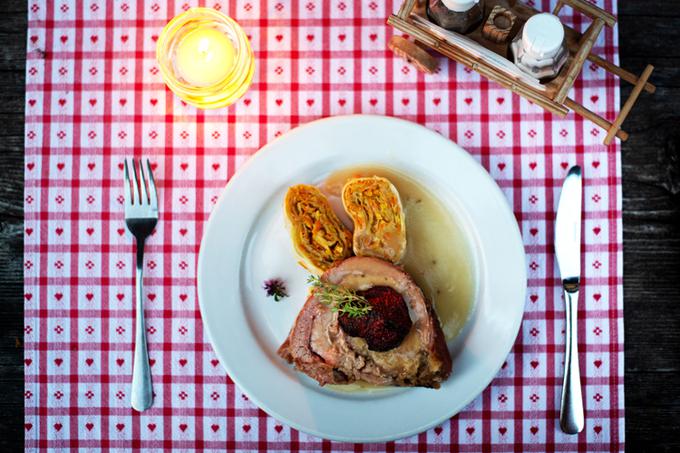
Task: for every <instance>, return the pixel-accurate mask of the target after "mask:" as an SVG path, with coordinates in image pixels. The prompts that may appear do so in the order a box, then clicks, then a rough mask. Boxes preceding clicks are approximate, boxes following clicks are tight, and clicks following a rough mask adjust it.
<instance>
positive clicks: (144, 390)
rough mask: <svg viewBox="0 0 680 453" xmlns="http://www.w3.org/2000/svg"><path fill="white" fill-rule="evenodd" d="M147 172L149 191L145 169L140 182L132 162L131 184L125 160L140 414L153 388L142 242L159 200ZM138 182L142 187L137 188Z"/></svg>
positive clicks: (135, 401)
mask: <svg viewBox="0 0 680 453" xmlns="http://www.w3.org/2000/svg"><path fill="white" fill-rule="evenodd" d="M146 167H147V170H148V172H149V179H148V189H147V179H146V177H145V175H144V166H143V165H142V161H141V159H140V160H139V178H137V165H136V163H135V160H134V159H132V176H133V178H134V181H133V183H132V185H131V184H130V174H129V171H128V163H127V159H125V187H124V192H125V224H126V225H127V228H128V230H129V231H130V233H132V235H133V236H134V237H135V239H136V241H137V275H136V296H137V297H136V302H135V307H136V311H137V317H136V318H137V319H136V320H135V358H134V363H133V368H132V392H131V404H132V408H133V409H135V410H137V411H139V412H142V411H145V410H147V409H148V408H150V407H151V405H152V404H153V387H152V385H151V366H150V365H149V352H148V351H147V349H146V323H145V322H144V306H143V303H142V302H143V299H142V289H143V282H142V268H143V267H144V242H145V241H146V238H147V237H148V236H149V235H150V234H151V232H152V231H153V229H154V227H155V226H156V223H157V222H158V197H157V196H156V184H155V183H154V180H153V173H152V172H151V164H150V163H149V160H148V159H147V161H146ZM140 181H141V184H140Z"/></svg>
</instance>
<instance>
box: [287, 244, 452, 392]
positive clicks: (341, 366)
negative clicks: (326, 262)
mask: <svg viewBox="0 0 680 453" xmlns="http://www.w3.org/2000/svg"><path fill="white" fill-rule="evenodd" d="M321 280H323V281H327V282H329V283H332V284H335V285H341V286H343V287H346V288H350V289H353V290H355V291H366V290H368V289H370V288H374V287H385V286H387V287H389V288H392V289H394V290H395V291H396V292H397V293H399V295H400V296H401V297H402V298H403V300H404V302H405V303H406V305H407V306H408V311H409V313H410V317H411V321H412V325H411V327H410V330H409V331H408V333H407V334H406V336H405V337H404V339H403V340H402V341H401V343H400V344H399V345H398V346H396V347H394V348H392V349H389V350H386V351H375V350H371V349H369V346H368V343H367V342H366V340H365V339H364V338H361V337H355V336H351V335H349V334H348V333H347V332H345V330H343V327H342V325H341V323H340V321H339V318H340V315H339V313H338V312H337V311H333V310H332V308H331V307H329V306H328V305H324V304H323V303H321V302H320V300H319V298H318V296H316V295H315V293H312V294H311V295H310V296H309V298H308V299H307V301H306V302H305V305H304V306H303V307H302V310H301V311H300V314H299V315H298V317H297V319H296V320H295V323H294V325H293V327H292V329H291V331H290V334H289V335H288V338H286V340H285V341H284V342H283V344H282V345H281V347H280V348H279V351H278V353H279V355H280V356H281V357H282V358H284V359H285V360H286V361H288V362H289V363H291V364H293V365H294V366H295V368H296V369H297V370H298V371H301V372H302V373H305V374H306V375H308V376H310V377H311V378H313V379H315V380H317V381H318V382H319V384H321V385H325V384H350V383H353V382H357V381H360V382H367V383H370V384H374V385H382V386H410V387H413V386H420V387H433V388H438V387H439V386H440V385H441V383H442V382H443V381H444V380H446V379H447V378H448V377H449V375H450V374H451V356H450V355H449V351H448V349H447V346H446V340H445V339H444V334H443V333H442V329H441V326H440V324H439V319H438V318H437V315H436V313H435V311H434V309H433V307H432V304H431V303H430V302H429V301H427V300H426V299H425V297H424V296H423V293H422V291H421V290H420V288H418V286H417V285H416V284H415V282H414V281H413V280H412V279H411V277H410V276H409V275H408V274H407V273H406V272H404V271H403V270H402V269H401V268H399V267H397V266H394V265H393V264H391V263H388V262H387V261H383V260H380V259H377V258H369V257H352V258H348V259H346V260H345V261H343V262H342V263H340V264H338V265H337V266H335V267H333V268H331V269H329V270H328V271H326V273H324V274H323V275H322V276H321Z"/></svg>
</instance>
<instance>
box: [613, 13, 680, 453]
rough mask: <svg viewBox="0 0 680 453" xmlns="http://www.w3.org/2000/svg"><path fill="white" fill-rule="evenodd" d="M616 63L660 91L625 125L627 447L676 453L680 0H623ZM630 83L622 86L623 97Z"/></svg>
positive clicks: (679, 404) (679, 434)
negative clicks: (645, 73)
mask: <svg viewBox="0 0 680 453" xmlns="http://www.w3.org/2000/svg"><path fill="white" fill-rule="evenodd" d="M619 12H620V15H619V24H620V29H619V35H620V49H621V65H622V66H623V67H624V68H626V69H628V70H630V71H633V72H635V73H640V72H641V71H642V69H643V68H644V66H645V65H646V64H648V63H649V64H653V65H654V66H655V68H656V69H655V72H654V74H653V75H652V79H651V82H652V83H654V84H656V85H657V86H658V87H659V89H658V90H657V93H656V94H655V95H653V96H649V95H643V96H641V97H640V100H639V101H638V104H637V105H636V107H635V109H634V110H633V112H632V114H631V115H630V117H629V118H628V121H626V123H625V125H624V128H625V130H627V131H628V132H630V133H631V137H630V139H629V140H628V141H627V142H626V143H624V144H623V146H622V170H623V226H624V323H625V326H624V330H625V393H626V447H627V450H628V451H635V452H675V451H680V428H679V424H678V420H680V398H679V397H678V395H680V300H679V296H678V294H680V128H679V127H678V126H679V125H680V112H679V111H678V109H677V108H676V106H677V105H680V60H679V59H678V51H677V49H678V44H679V43H680V2H677V1H674V0H666V1H657V0H655V1H645V2H635V1H620V2H619ZM630 91H631V86H630V85H628V84H625V83H624V84H623V85H622V91H621V97H622V99H625V98H626V97H627V96H628V94H630Z"/></svg>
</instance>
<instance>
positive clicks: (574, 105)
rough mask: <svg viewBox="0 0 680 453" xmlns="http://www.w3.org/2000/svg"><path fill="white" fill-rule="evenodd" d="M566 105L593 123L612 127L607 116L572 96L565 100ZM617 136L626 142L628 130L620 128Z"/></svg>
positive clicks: (603, 127) (602, 126) (605, 128)
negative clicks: (590, 108) (588, 107)
mask: <svg viewBox="0 0 680 453" xmlns="http://www.w3.org/2000/svg"><path fill="white" fill-rule="evenodd" d="M564 105H566V106H567V107H569V108H570V109H571V110H573V111H574V113H577V114H579V115H581V116H582V117H584V118H587V119H589V120H590V121H592V122H593V123H595V124H597V125H598V126H600V127H601V128H602V129H604V130H609V129H610V128H611V127H612V123H610V122H609V121H607V120H606V119H605V118H602V117H601V116H600V115H598V114H597V113H595V112H593V111H592V110H589V109H587V108H585V107H584V106H582V105H581V104H579V103H578V102H576V101H574V100H573V99H572V98H567V99H565V100H564ZM616 136H617V137H619V138H620V139H621V141H622V142H625V141H626V140H628V132H626V131H623V130H618V131H617V132H616Z"/></svg>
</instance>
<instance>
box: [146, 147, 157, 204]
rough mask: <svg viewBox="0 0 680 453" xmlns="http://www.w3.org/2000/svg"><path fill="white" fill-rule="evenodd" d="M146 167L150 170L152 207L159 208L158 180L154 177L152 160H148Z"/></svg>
mask: <svg viewBox="0 0 680 453" xmlns="http://www.w3.org/2000/svg"><path fill="white" fill-rule="evenodd" d="M146 168H147V170H148V172H149V200H150V202H151V207H152V208H156V209H158V197H157V195H156V181H154V179H153V171H152V170H151V162H149V159H147V160H146Z"/></svg>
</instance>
